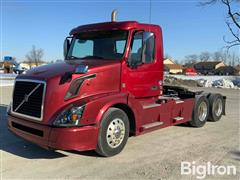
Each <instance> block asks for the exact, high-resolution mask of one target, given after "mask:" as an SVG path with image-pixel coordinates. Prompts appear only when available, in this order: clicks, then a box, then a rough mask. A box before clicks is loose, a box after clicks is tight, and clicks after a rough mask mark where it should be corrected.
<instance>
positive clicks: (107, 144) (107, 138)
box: [96, 108, 129, 157]
mask: <svg viewBox="0 0 240 180" xmlns="http://www.w3.org/2000/svg"><path fill="white" fill-rule="evenodd" d="M128 136H129V120H128V116H127V115H126V113H125V112H124V111H122V110H121V109H118V108H110V109H109V110H108V111H107V112H106V113H105V115H104V117H103V119H102V121H101V124H100V130H99V135H98V144H97V149H96V152H97V153H98V154H99V155H101V156H105V157H109V156H114V155H116V154H118V153H120V152H121V151H122V150H123V148H124V146H125V145H126V143H127V140H128Z"/></svg>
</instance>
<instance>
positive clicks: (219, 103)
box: [213, 98, 223, 116]
mask: <svg viewBox="0 0 240 180" xmlns="http://www.w3.org/2000/svg"><path fill="white" fill-rule="evenodd" d="M222 109H223V107H222V100H221V99H220V98H218V99H217V100H216V101H215V102H214V104H213V110H214V113H215V114H216V116H221V114H222Z"/></svg>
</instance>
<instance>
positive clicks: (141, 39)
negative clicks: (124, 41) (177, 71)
mask: <svg viewBox="0 0 240 180" xmlns="http://www.w3.org/2000/svg"><path fill="white" fill-rule="evenodd" d="M155 40H156V37H155V34H154V33H153V32H150V31H148V32H147V31H136V32H134V33H133V38H132V42H131V45H130V52H129V57H128V60H127V68H126V73H125V74H126V75H127V77H126V88H127V90H128V92H130V94H131V95H133V96H134V97H135V98H145V97H153V96H158V95H159V94H160V88H159V81H160V80H161V69H160V66H159V61H157V59H156V52H155V46H156V41H155Z"/></svg>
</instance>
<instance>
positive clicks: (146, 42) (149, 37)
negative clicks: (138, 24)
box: [128, 31, 155, 65]
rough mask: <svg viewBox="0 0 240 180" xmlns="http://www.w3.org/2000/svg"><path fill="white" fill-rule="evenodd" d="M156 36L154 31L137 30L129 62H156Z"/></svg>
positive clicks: (136, 63) (135, 63)
mask: <svg viewBox="0 0 240 180" xmlns="http://www.w3.org/2000/svg"><path fill="white" fill-rule="evenodd" d="M154 46H155V38H154V34H153V33H152V32H143V31H141V32H136V33H135V34H134V36H133V41H132V45H131V52H130V55H129V60H128V61H129V63H131V64H134V65H138V64H142V63H143V64H149V63H153V62H154V56H155V53H154V52H155V47H154Z"/></svg>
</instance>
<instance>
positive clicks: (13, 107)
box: [8, 13, 226, 157]
mask: <svg viewBox="0 0 240 180" xmlns="http://www.w3.org/2000/svg"><path fill="white" fill-rule="evenodd" d="M114 15H115V13H113V20H112V21H110V22H104V23H97V24H88V25H81V26H79V27H76V28H74V29H72V30H71V31H70V34H69V36H68V37H67V38H66V39H65V41H64V57H65V60H64V62H62V63H55V64H50V65H45V66H41V67H37V68H34V69H31V70H28V71H27V72H25V73H24V74H21V75H18V76H17V78H16V80H15V85H14V90H13V97H12V103H11V104H10V106H9V108H8V128H9V129H10V130H11V131H12V132H13V133H14V134H16V135H17V136H19V137H22V138H23V139H26V140H28V141H31V142H33V143H35V144H37V145H39V146H41V147H44V148H47V149H53V150H54V149H60V150H77V151H86V150H96V152H97V153H99V154H100V155H102V156H106V157H108V156H113V155H116V154H118V153H120V152H121V151H122V150H123V148H124V146H125V145H126V143H127V140H128V137H129V136H138V135H141V134H144V133H146V132H150V131H153V130H157V129H161V128H165V127H169V126H174V125H177V124H183V123H188V124H189V125H191V126H193V127H202V126H203V125H204V124H205V123H206V122H207V120H210V121H218V120H220V118H221V116H222V115H225V101H226V97H225V96H222V95H221V94H214V93H207V92H202V91H201V92H200V91H199V92H193V91H189V90H188V89H186V88H183V87H177V86H169V85H164V84H163V40H162V30H161V28H160V26H158V25H153V24H143V23H139V22H136V21H124V22H116V21H114ZM143 143H147V142H143Z"/></svg>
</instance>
